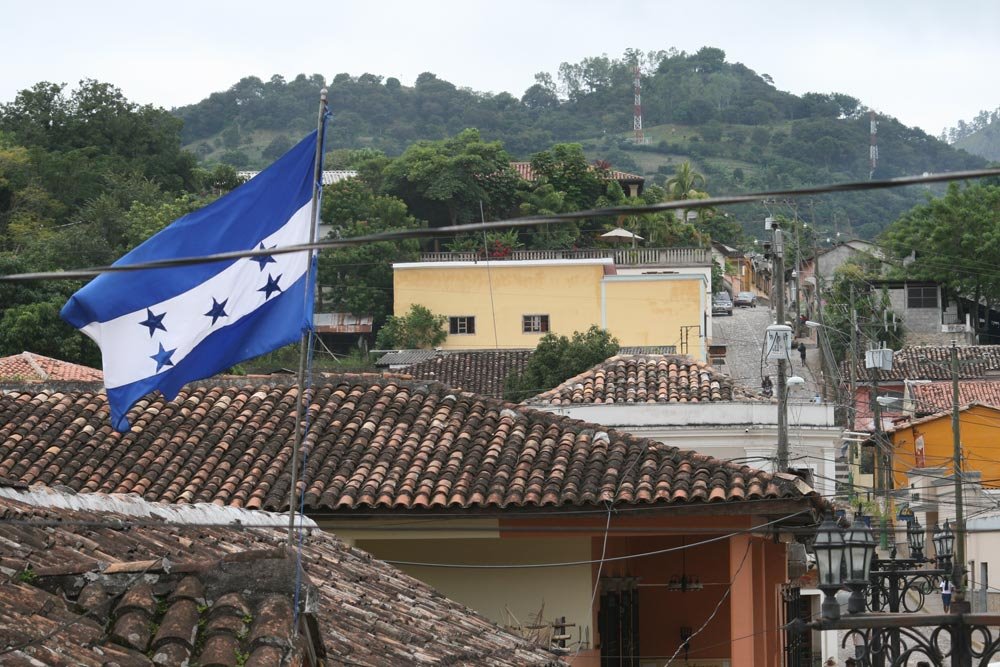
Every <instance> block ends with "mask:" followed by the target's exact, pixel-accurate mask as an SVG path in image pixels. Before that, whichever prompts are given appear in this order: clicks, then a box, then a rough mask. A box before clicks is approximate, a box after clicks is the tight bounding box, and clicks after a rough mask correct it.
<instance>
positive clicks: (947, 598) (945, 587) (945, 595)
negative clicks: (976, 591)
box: [941, 577, 955, 614]
mask: <svg viewBox="0 0 1000 667" xmlns="http://www.w3.org/2000/svg"><path fill="white" fill-rule="evenodd" d="M954 590H955V587H954V586H953V585H952V583H951V579H948V578H947V577H946V578H944V579H941V606H942V607H944V613H946V614H947V613H948V611H949V610H950V609H951V594H952V593H953V592H954Z"/></svg>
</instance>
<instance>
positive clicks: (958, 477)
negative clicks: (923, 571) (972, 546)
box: [950, 341, 965, 611]
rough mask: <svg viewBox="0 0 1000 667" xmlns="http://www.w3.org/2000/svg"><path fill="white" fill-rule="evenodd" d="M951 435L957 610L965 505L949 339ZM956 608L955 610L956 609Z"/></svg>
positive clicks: (954, 358) (954, 356)
mask: <svg viewBox="0 0 1000 667" xmlns="http://www.w3.org/2000/svg"><path fill="white" fill-rule="evenodd" d="M950 352H951V437H952V445H953V447H954V452H953V456H954V460H953V462H952V466H953V467H954V470H953V472H954V475H955V524H956V525H955V561H954V563H952V570H951V580H952V584H953V585H954V586H955V602H956V603H959V607H958V610H962V609H963V605H964V604H965V576H964V574H965V507H964V500H965V499H964V498H963V497H962V496H963V493H964V490H963V488H962V431H961V428H962V427H961V421H960V420H959V414H958V413H959V406H958V345H957V344H956V343H955V341H951V350H950ZM958 610H957V611H958Z"/></svg>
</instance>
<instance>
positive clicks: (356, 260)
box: [319, 179, 423, 327]
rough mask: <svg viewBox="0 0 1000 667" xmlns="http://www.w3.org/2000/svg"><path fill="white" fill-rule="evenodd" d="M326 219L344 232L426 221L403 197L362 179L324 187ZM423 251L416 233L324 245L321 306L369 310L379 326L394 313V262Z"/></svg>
mask: <svg viewBox="0 0 1000 667" xmlns="http://www.w3.org/2000/svg"><path fill="white" fill-rule="evenodd" d="M322 219H323V220H324V221H325V222H327V223H328V224H329V225H331V227H332V232H331V234H332V235H333V236H335V237H340V238H351V237H355V236H366V235H369V234H378V233H381V232H388V231H393V230H401V229H416V228H419V227H421V226H423V224H422V223H421V222H420V221H418V220H417V219H416V218H414V217H413V216H411V215H410V214H409V212H408V211H407V208H406V204H404V203H403V202H402V201H401V200H399V199H396V198H395V197H389V196H386V195H377V194H375V193H374V192H372V190H371V188H370V187H369V186H368V184H366V183H364V182H363V181H361V180H358V179H348V180H344V181H340V182H339V183H334V184H333V185H329V186H327V187H326V188H324V193H323V212H322ZM419 253H420V246H419V243H418V242H417V241H416V240H415V239H414V240H403V241H381V242H378V243H365V244H362V245H356V246H351V247H347V248H338V249H335V250H326V251H323V252H322V253H320V255H319V285H320V288H321V291H320V293H321V295H322V296H321V298H322V302H323V303H322V306H323V307H324V308H325V307H327V306H329V307H331V308H332V309H333V310H336V311H344V312H349V313H355V314H357V315H371V316H372V317H373V318H374V323H375V326H376V327H378V326H380V325H381V324H382V323H383V322H384V321H385V320H386V318H387V317H388V316H389V315H390V314H391V313H392V302H393V295H392V264H393V262H407V261H415V260H416V259H418V258H419Z"/></svg>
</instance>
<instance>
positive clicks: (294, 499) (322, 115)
mask: <svg viewBox="0 0 1000 667" xmlns="http://www.w3.org/2000/svg"><path fill="white" fill-rule="evenodd" d="M326 98H327V90H326V88H324V89H323V90H321V91H320V93H319V112H318V113H317V118H316V156H315V158H314V160H313V191H312V207H311V216H312V217H311V218H310V220H311V221H312V224H311V225H310V227H309V243H310V244H312V243H315V242H316V230H317V227H318V226H319V196H320V193H321V192H322V188H323V135H324V129H325V123H326V112H327V100H326ZM315 261H316V250H310V251H309V268H308V270H307V272H306V293H305V299H306V309H305V311H306V312H307V313H311V312H312V308H309V300H310V299H314V298H315V295H314V293H313V292H314V291H315V289H316V287H315V284H314V283H313V281H312V277H313V276H314V275H315V267H314V262H315ZM312 327H313V323H312V321H310V322H309V328H308V329H306V330H305V331H304V332H303V333H302V338H301V340H300V341H299V346H300V348H301V349H300V350H299V371H298V377H297V379H296V386H297V387H298V390H299V395H298V399H297V400H296V401H295V437H294V439H293V440H292V483H291V487H290V488H289V491H288V548H289V550H293V549H294V548H295V514H296V511H297V510H298V507H299V493H298V488H297V487H298V473H299V449H300V448H301V446H302V413H303V410H304V408H303V404H304V403H305V394H306V386H305V382H306V379H305V377H306V363H307V362H308V356H309V343H310V336H312Z"/></svg>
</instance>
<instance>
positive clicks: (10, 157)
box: [0, 80, 237, 365]
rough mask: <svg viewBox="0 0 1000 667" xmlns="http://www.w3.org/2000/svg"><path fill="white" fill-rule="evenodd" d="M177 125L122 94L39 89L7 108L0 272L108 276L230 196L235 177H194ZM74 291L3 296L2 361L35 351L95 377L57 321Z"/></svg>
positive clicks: (78, 340) (0, 151)
mask: <svg viewBox="0 0 1000 667" xmlns="http://www.w3.org/2000/svg"><path fill="white" fill-rule="evenodd" d="M180 130H181V124H180V122H179V121H178V120H177V119H176V118H174V117H172V116H171V115H170V114H168V113H167V112H166V111H164V110H162V109H156V108H153V107H150V106H139V105H136V104H134V103H132V102H129V101H128V100H127V99H125V97H124V96H123V95H122V93H121V91H119V90H118V89H117V88H115V87H114V86H111V85H109V84H106V83H100V82H97V81H90V80H86V81H82V82H81V83H80V85H79V87H77V88H76V89H74V90H71V91H67V90H66V86H64V85H60V84H53V83H44V82H43V83H39V84H37V85H35V86H34V87H32V88H30V89H28V90H24V91H21V92H20V93H19V94H18V95H17V97H16V98H15V99H14V100H13V101H12V102H9V103H7V104H3V105H0V270H2V272H3V273H17V272H29V271H46V270H56V269H67V268H76V267H83V266H92V265H101V264H108V263H111V262H113V261H114V260H116V259H117V258H118V257H120V256H121V255H123V254H124V253H126V252H128V251H129V250H130V249H131V248H133V247H134V246H135V245H137V244H138V243H140V242H141V241H143V240H145V239H146V238H148V237H149V236H150V235H151V234H153V233H155V232H156V231H158V230H159V229H161V228H162V227H164V226H165V225H166V224H168V223H169V222H170V221H172V220H174V219H175V218H177V217H179V216H181V215H183V214H185V213H187V212H189V211H191V210H193V209H195V208H198V207H200V206H203V205H204V204H205V203H207V202H209V201H211V200H212V199H214V198H215V197H217V196H218V195H219V194H220V193H221V192H223V191H225V190H228V189H230V188H232V187H234V186H235V185H236V183H237V180H236V174H235V172H234V171H233V169H232V168H231V167H226V166H222V167H218V168H216V169H215V170H214V171H212V172H208V171H205V170H203V169H199V168H197V166H196V164H197V162H196V159H195V157H194V156H193V155H191V154H190V153H187V152H185V151H183V150H182V149H181V141H180ZM80 285H81V283H80V282H77V281H61V282H42V283H28V284H23V285H3V286H0V356H3V355H8V354H14V353H19V352H21V351H24V350H31V351H34V352H38V353H41V354H46V355H51V356H54V357H59V358H63V359H67V360H71V361H78V362H82V363H88V364H96V365H99V363H100V359H99V353H98V350H97V347H96V346H95V345H93V344H92V343H91V342H90V340H89V339H87V338H85V337H84V336H83V335H81V334H79V333H77V332H76V331H75V330H74V329H72V328H71V327H70V326H69V325H67V324H65V323H64V322H62V320H60V319H59V316H58V313H59V309H60V308H61V307H62V304H63V303H65V301H66V299H67V298H68V296H69V295H70V294H72V292H73V291H75V290H76V289H77V288H79V286H80Z"/></svg>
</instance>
